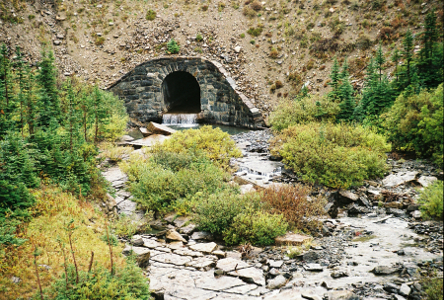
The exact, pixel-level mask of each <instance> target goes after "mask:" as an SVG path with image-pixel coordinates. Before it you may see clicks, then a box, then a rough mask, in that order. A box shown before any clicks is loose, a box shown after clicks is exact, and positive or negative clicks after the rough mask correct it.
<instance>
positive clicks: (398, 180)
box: [382, 171, 418, 187]
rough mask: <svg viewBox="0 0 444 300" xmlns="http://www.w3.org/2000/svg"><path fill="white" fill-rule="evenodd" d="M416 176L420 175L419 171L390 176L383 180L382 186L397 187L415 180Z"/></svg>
mask: <svg viewBox="0 0 444 300" xmlns="http://www.w3.org/2000/svg"><path fill="white" fill-rule="evenodd" d="M416 175H418V172H417V171H407V172H400V173H397V174H390V175H389V176H387V177H386V178H384V179H383V180H382V184H383V185H384V186H385V187H397V186H398V185H401V184H405V183H407V182H410V181H413V180H415V179H416Z"/></svg>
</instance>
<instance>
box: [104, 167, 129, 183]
mask: <svg viewBox="0 0 444 300" xmlns="http://www.w3.org/2000/svg"><path fill="white" fill-rule="evenodd" d="M102 175H103V177H105V179H106V180H108V181H109V182H111V183H112V182H115V181H127V180H128V176H126V174H125V173H123V171H122V170H120V168H119V167H111V168H109V169H107V170H106V171H105V172H102Z"/></svg>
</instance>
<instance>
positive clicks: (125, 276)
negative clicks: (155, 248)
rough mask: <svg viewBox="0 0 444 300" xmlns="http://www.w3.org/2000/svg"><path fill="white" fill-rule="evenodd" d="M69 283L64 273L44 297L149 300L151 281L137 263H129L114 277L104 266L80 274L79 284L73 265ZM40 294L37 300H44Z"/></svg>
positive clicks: (132, 260) (60, 299) (131, 260)
mask: <svg viewBox="0 0 444 300" xmlns="http://www.w3.org/2000/svg"><path fill="white" fill-rule="evenodd" d="M67 271H68V272H67V273H68V283H69V285H68V286H69V288H67V287H66V284H67V283H66V278H65V274H64V273H63V274H62V276H61V277H60V278H59V279H57V280H56V281H55V282H54V283H53V284H52V286H51V287H50V288H48V290H46V291H44V294H46V295H50V296H51V298H54V299H59V300H62V299H91V300H95V299H97V300H99V299H122V300H123V299H146V300H149V299H151V298H150V293H149V284H148V280H147V279H146V278H145V277H144V276H143V274H142V271H141V270H140V268H139V267H138V266H137V265H136V264H135V261H134V259H129V260H128V262H127V264H126V266H125V268H123V269H120V270H118V272H116V274H114V275H113V274H111V272H110V271H109V270H108V269H105V268H103V267H102V266H95V267H94V268H93V269H92V270H91V272H86V271H82V270H81V271H79V282H78V283H76V271H75V268H74V266H73V265H70V266H69V267H68V270H67ZM39 295H40V293H39V292H37V293H36V294H35V296H34V297H35V299H40V297H39Z"/></svg>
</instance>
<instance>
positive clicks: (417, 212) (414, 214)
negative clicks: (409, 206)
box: [410, 210, 422, 219]
mask: <svg viewBox="0 0 444 300" xmlns="http://www.w3.org/2000/svg"><path fill="white" fill-rule="evenodd" d="M410 214H411V215H412V217H413V218H415V219H421V216H422V214H421V212H420V211H419V210H415V211H412V212H411V213H410Z"/></svg>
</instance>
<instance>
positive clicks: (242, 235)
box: [223, 211, 288, 246]
mask: <svg viewBox="0 0 444 300" xmlns="http://www.w3.org/2000/svg"><path fill="white" fill-rule="evenodd" d="M287 227H288V223H287V222H286V221H285V219H284V217H283V216H282V215H279V214H270V213H268V212H262V211H256V212H248V211H247V212H243V213H241V214H239V215H237V216H236V217H234V219H233V223H232V224H231V226H230V227H229V228H228V229H227V230H225V231H224V233H223V235H224V241H225V243H227V244H228V245H236V244H245V243H248V242H250V243H253V244H255V245H261V246H267V245H272V244H274V238H275V237H277V236H280V235H284V234H285V233H286V232H287Z"/></svg>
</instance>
